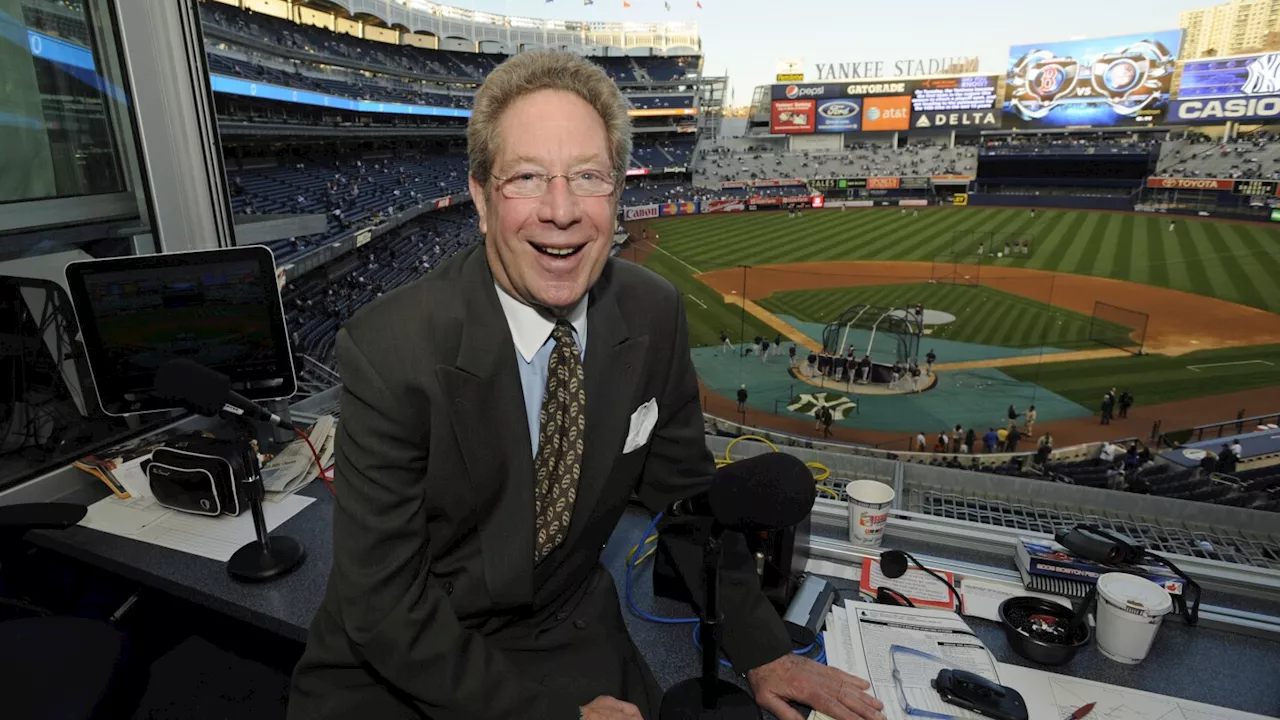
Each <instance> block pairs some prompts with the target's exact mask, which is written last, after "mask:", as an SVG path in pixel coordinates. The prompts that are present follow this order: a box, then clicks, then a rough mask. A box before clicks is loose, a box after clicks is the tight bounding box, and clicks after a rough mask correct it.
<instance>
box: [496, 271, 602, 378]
mask: <svg viewBox="0 0 1280 720" xmlns="http://www.w3.org/2000/svg"><path fill="white" fill-rule="evenodd" d="M493 287H494V288H495V289H497V291H498V302H499V303H501V305H502V314H503V315H505V316H506V317H507V327H509V328H511V340H512V342H514V343H515V346H516V352H518V353H520V357H522V358H524V361H525V362H527V363H528V362H533V356H534V355H535V354H537V352H538V350H539V349H540V348H541V347H542V346H543V345H545V344H546V342H547V338H549V337H551V331H552V329H554V328H555V326H556V321H555V319H554V318H552V317H550V316H548V315H545V314H543V313H542V312H541V311H539V310H537V309H535V308H533V307H532V306H529V305H525V304H524V303H522V302H520V301H519V300H516V299H515V298H514V297H511V295H510V294H509V293H508V292H507V291H506V290H503V289H502V286H500V285H498V284H497V283H496V282H495V283H494V284H493ZM589 295H590V294H589V293H588V294H587V295H584V296H583V297H582V299H581V300H579V301H578V304H577V305H575V306H574V307H573V310H570V311H569V314H568V316H566V317H565V319H566V320H568V321H569V324H570V325H572V326H573V333H574V337H575V339H576V340H577V342H578V351H579V352H582V351H583V349H584V345H583V339H584V338H585V337H586V332H587V298H588V297H589Z"/></svg>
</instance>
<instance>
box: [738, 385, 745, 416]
mask: <svg viewBox="0 0 1280 720" xmlns="http://www.w3.org/2000/svg"><path fill="white" fill-rule="evenodd" d="M746 411H747V386H746V385H739V386H738V412H740V413H744V412H746Z"/></svg>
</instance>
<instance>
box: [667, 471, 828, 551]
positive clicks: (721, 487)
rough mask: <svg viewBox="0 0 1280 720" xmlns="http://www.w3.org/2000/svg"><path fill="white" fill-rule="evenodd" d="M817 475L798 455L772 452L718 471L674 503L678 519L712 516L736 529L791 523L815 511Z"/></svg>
mask: <svg viewBox="0 0 1280 720" xmlns="http://www.w3.org/2000/svg"><path fill="white" fill-rule="evenodd" d="M814 496H815V493H814V480H813V473H812V472H810V471H809V468H808V467H806V466H805V464H804V461H802V460H800V459H799V458H797V457H795V456H794V455H787V454H786V453H780V452H774V453H765V454H763V455H757V456H755V457H752V458H747V459H746V460H739V461H738V462H735V463H730V464H728V465H725V466H724V467H722V468H720V469H719V470H716V472H715V475H713V476H712V477H711V487H709V488H707V490H706V491H705V492H702V493H699V494H697V495H694V496H693V497H690V498H688V499H686V500H681V501H680V502H678V503H676V504H675V505H674V506H673V507H672V514H673V515H675V516H677V517H679V516H685V515H694V516H698V517H709V518H714V519H715V520H716V522H718V523H719V524H720V525H722V526H724V527H726V528H728V529H730V530H736V531H738V532H756V531H760V530H777V529H780V528H785V527H791V526H793V525H796V524H798V523H799V522H800V521H801V520H804V518H805V516H807V515H808V514H809V512H810V511H811V510H813V502H814V499H815V498H814Z"/></svg>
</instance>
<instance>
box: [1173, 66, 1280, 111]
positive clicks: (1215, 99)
mask: <svg viewBox="0 0 1280 720" xmlns="http://www.w3.org/2000/svg"><path fill="white" fill-rule="evenodd" d="M1277 118H1280V53H1258V54H1253V55H1234V56H1231V57H1219V58H1203V59H1200V60H1187V61H1186V62H1184V63H1183V64H1182V81H1181V82H1180V83H1179V84H1178V97H1177V99H1176V100H1174V101H1173V105H1172V106H1171V107H1170V109H1169V122H1171V123H1183V124H1200V125H1216V124H1220V123H1224V122H1227V121H1272V120H1275V119H1277Z"/></svg>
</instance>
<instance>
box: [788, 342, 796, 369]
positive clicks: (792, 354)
mask: <svg viewBox="0 0 1280 720" xmlns="http://www.w3.org/2000/svg"><path fill="white" fill-rule="evenodd" d="M787 355H788V356H790V358H791V369H792V370H794V369H795V367H796V344H795V343H791V347H790V348H788V349H787Z"/></svg>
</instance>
